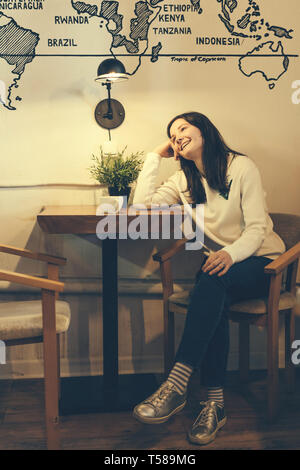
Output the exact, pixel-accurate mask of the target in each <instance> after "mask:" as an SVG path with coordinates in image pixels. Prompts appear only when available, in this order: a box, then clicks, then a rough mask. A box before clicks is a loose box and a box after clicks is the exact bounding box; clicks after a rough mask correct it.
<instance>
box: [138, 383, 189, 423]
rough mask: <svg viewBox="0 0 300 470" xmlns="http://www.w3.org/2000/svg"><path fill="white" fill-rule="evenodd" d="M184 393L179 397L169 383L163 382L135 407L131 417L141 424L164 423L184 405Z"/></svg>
mask: <svg viewBox="0 0 300 470" xmlns="http://www.w3.org/2000/svg"><path fill="white" fill-rule="evenodd" d="M186 395H187V394H186V393H184V394H183V395H181V394H180V393H178V392H177V391H176V389H175V386H174V385H173V384H172V383H171V382H168V381H166V382H164V383H163V384H162V385H161V386H160V387H159V389H158V390H157V391H156V392H155V393H153V395H151V396H150V397H149V398H146V400H144V401H143V402H142V403H140V404H139V405H137V406H136V407H135V408H134V410H133V416H134V417H135V418H136V419H138V420H139V421H141V422H142V423H150V424H159V423H165V422H166V421H167V420H168V419H169V418H170V417H171V416H173V415H174V414H176V413H178V412H179V411H180V410H182V408H183V407H184V406H185V404H186Z"/></svg>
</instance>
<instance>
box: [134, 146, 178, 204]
mask: <svg viewBox="0 0 300 470" xmlns="http://www.w3.org/2000/svg"><path fill="white" fill-rule="evenodd" d="M161 159H162V157H161V156H160V155H158V154H157V153H153V152H152V153H148V154H147V157H146V160H145V162H144V165H143V168H142V171H141V172H140V175H139V177H138V180H137V185H136V189H135V193H134V198H133V204H168V205H171V204H178V203H179V202H180V193H179V189H178V187H177V184H176V176H175V175H173V176H171V177H170V178H169V179H168V180H167V181H166V182H165V183H164V184H162V185H161V186H159V187H158V188H156V180H157V176H158V171H159V166H160V163H161Z"/></svg>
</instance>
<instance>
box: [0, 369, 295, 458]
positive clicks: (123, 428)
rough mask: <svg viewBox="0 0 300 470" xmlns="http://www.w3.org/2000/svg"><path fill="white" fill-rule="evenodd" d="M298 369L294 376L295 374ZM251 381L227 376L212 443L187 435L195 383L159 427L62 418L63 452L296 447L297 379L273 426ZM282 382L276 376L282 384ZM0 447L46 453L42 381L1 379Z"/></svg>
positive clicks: (109, 418)
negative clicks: (244, 384) (220, 424)
mask: <svg viewBox="0 0 300 470" xmlns="http://www.w3.org/2000/svg"><path fill="white" fill-rule="evenodd" d="M299 372H300V371H299V369H297V373H299ZM253 378H254V379H255V381H254V382H251V385H250V387H248V389H242V388H241V386H240V384H239V382H238V378H237V375H236V373H234V372H233V373H229V377H228V385H227V387H226V390H225V400H226V410H227V416H228V421H227V424H226V425H225V427H224V428H223V429H222V430H221V431H220V432H219V433H218V435H217V438H216V440H215V441H214V442H212V443H211V444H209V445H206V446H203V447H198V446H195V445H192V444H189V443H188V441H187V439H186V434H187V431H188V429H189V427H190V426H191V424H192V422H193V420H194V418H195V417H196V415H197V403H198V402H199V400H201V399H204V398H205V396H204V395H203V393H204V391H203V390H201V387H200V385H199V379H198V377H197V375H195V376H194V377H193V378H192V380H191V383H190V388H189V401H188V404H187V406H186V407H185V409H184V410H183V411H182V412H181V413H179V414H178V415H176V416H174V417H173V418H171V420H170V421H169V422H167V423H165V424H161V425H146V424H142V423H139V422H137V421H136V420H135V419H134V418H133V417H132V415H131V412H122V413H102V414H86V415H72V416H64V417H61V420H60V429H61V442H62V448H63V449H66V450H69V449H78V450H85V449H97V450H99V449H103V450H120V451H121V450H137V449H147V450H175V449H176V450H180V449H183V450H187V449H189V450H193V451H195V450H200V449H201V450H211V449H218V450H221V449H243V450H244V449H250V450H251V449H252V450H256V449H277V450H279V449H300V375H299V374H298V376H297V380H296V391H295V393H294V394H293V395H288V394H287V393H286V392H285V390H284V385H283V386H281V410H280V415H279V418H278V420H277V422H276V423H274V424H272V425H270V424H268V423H267V421H266V418H265V385H266V383H265V379H264V373H263V372H261V371H260V372H256V373H253ZM282 379H283V378H282V377H281V382H283V380H282ZM0 449H1V450H4V449H7V450H17V449H18V450H21V449H45V428H44V415H43V381H42V380H15V381H11V380H10V381H9V380H5V381H4V380H2V381H0Z"/></svg>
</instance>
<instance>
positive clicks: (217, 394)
mask: <svg viewBox="0 0 300 470" xmlns="http://www.w3.org/2000/svg"><path fill="white" fill-rule="evenodd" d="M207 395H208V400H213V401H216V402H217V403H220V404H221V405H222V406H224V395H223V388H221V387H207Z"/></svg>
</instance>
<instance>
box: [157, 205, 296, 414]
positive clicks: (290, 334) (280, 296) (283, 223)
mask: <svg viewBox="0 0 300 470" xmlns="http://www.w3.org/2000/svg"><path fill="white" fill-rule="evenodd" d="M271 218H272V220H273V223H274V230H275V232H276V233H278V235H279V236H280V237H281V238H282V239H283V240H284V242H285V245H286V249H287V251H286V252H285V253H284V254H282V255H281V256H279V257H278V258H277V259H276V260H274V261H270V264H268V265H267V266H266V267H265V272H266V273H267V274H268V275H269V276H270V289H269V295H268V297H267V298H261V299H254V300H247V301H244V302H239V303H236V304H233V305H231V307H230V312H229V318H230V319H231V320H232V321H234V322H238V323H239V370H240V377H241V379H242V380H243V381H247V380H248V376H249V325H250V324H254V325H258V326H265V327H266V328H267V342H268V347H267V358H268V359H267V364H268V365H267V367H268V384H267V397H268V399H267V402H268V418H269V420H270V421H273V420H274V418H275V417H276V415H277V412H278V341H279V333H278V322H279V314H282V315H284V318H285V366H286V377H287V383H288V385H289V390H291V391H292V390H293V386H294V367H293V364H292V363H291V354H292V350H291V344H292V342H293V340H294V334H295V316H294V310H295V309H294V307H295V305H296V276H297V268H298V260H299V256H300V242H299V240H300V217H299V216H296V215H289V214H271ZM186 241H187V240H186V239H182V240H178V241H176V242H175V243H173V244H172V245H171V246H170V247H167V248H166V249H164V250H162V251H160V252H158V253H156V254H155V255H154V256H153V259H154V260H155V261H158V262H159V263H160V271H161V278H162V286H163V305H164V369H165V374H166V375H167V374H168V372H169V370H170V368H171V367H172V365H173V361H174V313H179V314H186V311H187V305H188V297H189V292H188V291H183V292H179V293H174V289H173V279H172V269H171V259H172V257H173V256H174V255H175V254H176V253H178V252H180V251H182V250H184V246H185V243H186ZM283 274H285V275H286V279H285V282H284V287H283V283H282V278H283Z"/></svg>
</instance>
